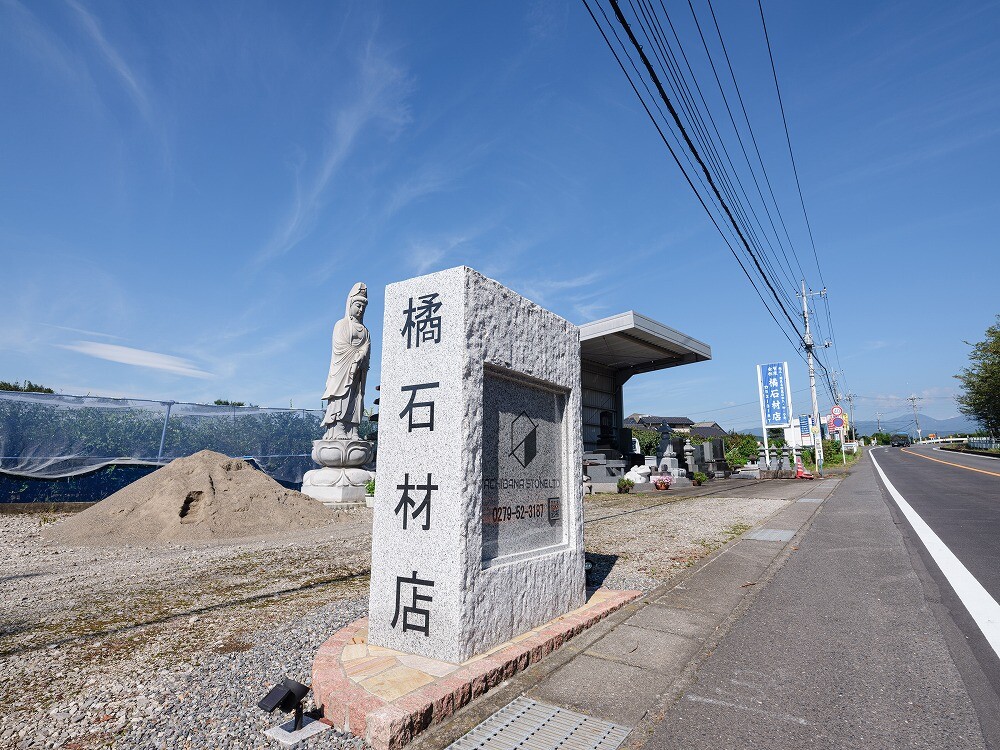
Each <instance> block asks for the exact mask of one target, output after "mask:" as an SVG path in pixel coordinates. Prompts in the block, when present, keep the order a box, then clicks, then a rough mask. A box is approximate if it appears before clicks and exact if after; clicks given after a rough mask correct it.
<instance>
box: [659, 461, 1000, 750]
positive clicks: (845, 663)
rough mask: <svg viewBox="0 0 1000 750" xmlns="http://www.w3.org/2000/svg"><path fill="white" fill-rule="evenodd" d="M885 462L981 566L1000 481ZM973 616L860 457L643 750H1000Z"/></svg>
mask: <svg viewBox="0 0 1000 750" xmlns="http://www.w3.org/2000/svg"><path fill="white" fill-rule="evenodd" d="M887 452H888V451H880V452H877V453H876V457H877V458H878V459H879V460H880V462H882V465H883V469H885V470H886V472H887V473H888V472H890V471H891V472H892V476H893V477H896V478H898V479H899V484H898V485H896V487H897V489H898V490H899V491H900V492H902V493H903V494H904V495H905V494H906V493H907V492H910V494H911V495H912V496H913V497H912V498H911V497H910V496H907V499H910V500H912V502H914V503H915V505H914V507H920V508H921V509H922V510H924V511H926V512H927V513H928V515H930V516H931V517H932V518H934V519H935V523H937V524H938V526H939V527H940V528H941V529H942V533H943V534H945V535H947V536H948V538H950V539H954V540H956V543H957V542H958V540H960V539H964V540H966V541H965V542H963V543H962V544H960V545H959V546H962V547H963V554H965V556H966V557H967V558H968V559H969V560H970V562H972V561H975V564H976V569H977V570H980V569H982V570H984V571H985V570H986V569H987V568H988V567H989V565H988V562H987V559H986V558H987V557H988V556H989V555H990V552H989V551H988V550H989V549H993V550H995V549H996V547H995V544H996V543H995V541H994V540H991V539H989V537H990V535H991V533H993V534H995V533H996V530H997V529H996V524H997V522H996V520H995V519H994V518H993V517H992V515H991V513H990V509H989V501H988V499H986V498H983V497H981V496H982V494H983V493H984V492H989V488H990V487H991V486H992V487H994V488H995V487H996V486H998V484H1000V477H998V478H993V477H990V476H989V475H985V474H984V475H981V478H980V476H978V475H977V477H976V478H975V479H971V478H969V477H967V476H965V475H966V474H977V473H976V472H970V471H966V470H964V469H957V468H956V469H954V472H963V473H962V474H960V475H959V474H957V473H956V474H952V473H950V471H951V470H950V469H949V474H948V475H945V474H944V472H943V471H942V469H946V468H949V467H946V466H944V465H942V464H936V463H934V462H932V461H929V460H927V459H925V458H920V457H917V456H910V455H906V454H899V451H898V450H894V451H893V452H892V455H890V456H884V454H885V453H887ZM934 457H937V454H936V453H935V454H934ZM998 463H1000V462H998ZM925 464H926V466H924V465H925ZM890 467H891V468H890ZM998 473H1000V472H998ZM986 480H989V481H991V482H992V481H996V483H994V484H993V485H990V484H989V482H987V481H986ZM891 481H893V482H894V483H895V481H896V480H895V479H892V480H891ZM993 492H994V496H995V489H994V490H993ZM918 496H919V498H920V499H918ZM997 507H998V510H997V515H1000V505H998V506H997ZM949 508H950V509H951V510H950V511H949ZM983 527H989V528H992V529H993V532H990V531H989V528H983ZM963 530H964V533H963ZM942 538H944V537H942ZM987 545H992V546H987ZM994 559H997V558H996V557H994ZM995 573H996V571H995V570H994V571H990V572H984V576H985V577H989V578H990V580H991V581H992V584H991V585H993V584H996V582H997V577H996V575H995ZM963 613H964V609H963V608H962V606H961V603H960V602H959V601H958V600H957V598H956V597H955V596H954V594H953V592H951V589H950V588H949V587H948V585H947V582H946V581H943V579H942V578H941V577H940V575H939V573H938V572H937V569H936V567H935V564H934V562H933V560H931V559H930V558H929V557H927V556H926V554H925V552H924V551H922V550H921V549H920V542H919V539H915V537H914V533H913V530H912V528H911V527H910V526H909V524H908V522H907V521H906V519H905V518H903V517H902V515H901V514H900V513H899V512H898V509H897V508H896V506H895V503H894V501H893V500H892V498H891V497H890V496H889V494H888V492H887V491H886V489H885V487H884V485H883V484H882V482H881V481H880V480H879V479H877V477H876V474H875V471H874V468H873V466H872V462H871V460H870V458H868V457H865V458H864V459H863V460H862V462H861V464H860V465H859V466H858V467H857V468H856V469H854V470H853V471H852V472H851V474H850V475H849V476H848V477H847V478H846V479H845V480H844V481H843V482H842V483H841V485H840V486H839V487H838V488H837V490H836V491H835V492H834V494H833V495H832V496H831V497H830V498H829V499H828V500H827V501H826V502H824V503H823V505H822V506H821V507H820V512H819V513H818V514H817V515H816V516H815V518H814V520H813V522H812V525H811V527H809V528H808V530H807V531H805V533H804V534H803V536H802V537H801V539H800V541H799V542H798V544H797V549H796V551H795V552H794V554H793V555H792V556H791V557H790V558H789V560H788V561H787V562H786V563H785V565H784V566H783V567H782V568H781V569H780V570H779V571H778V573H777V575H776V576H775V577H774V579H773V580H772V581H771V582H770V583H769V584H768V585H767V587H766V588H765V589H764V590H763V591H761V592H760V594H759V596H758V597H757V598H756V599H755V600H754V602H753V604H752V605H751V607H750V608H749V609H748V610H747V612H746V614H745V615H744V616H743V617H742V618H741V619H740V620H738V621H737V622H736V623H735V624H734V625H733V627H732V629H731V630H730V631H729V632H728V634H727V635H726V636H725V637H724V638H723V639H722V641H721V642H720V643H719V645H718V647H717V648H716V650H715V651H714V652H713V653H712V655H711V656H710V657H709V658H708V659H707V660H706V661H705V662H704V663H703V664H702V665H701V667H700V668H699V670H698V672H697V676H696V678H695V681H694V683H693V684H692V685H690V686H689V687H688V689H686V690H685V692H684V694H683V696H682V697H681V698H680V700H678V701H677V702H676V703H674V704H673V705H672V707H671V708H670V710H669V711H668V712H667V714H666V715H665V716H664V718H663V721H661V722H660V723H659V724H658V725H657V726H656V728H655V730H654V732H653V734H652V736H651V737H650V738H649V741H648V743H647V747H648V748H650V750H673V749H674V748H692V749H693V748H704V750H721V749H723V748H734V749H735V748H747V747H777V748H817V747H822V748H865V749H866V750H872V749H873V748H904V747H905V748H949V749H951V748H984V747H987V748H994V747H996V748H1000V731H998V717H1000V701H998V700H997V696H996V692H995V690H994V687H993V686H994V683H993V682H992V673H991V672H990V670H989V663H988V661H986V657H987V656H988V654H987V653H986V652H985V651H982V648H981V647H982V646H985V647H986V648H987V649H988V648H989V644H988V643H986V642H985V640H984V639H982V637H981V636H980V638H979V640H980V642H979V643H978V644H976V643H973V640H974V638H973V636H972V635H969V633H970V632H971V631H970V630H969V629H968V628H969V627H970V625H971V627H972V628H975V625H974V623H970V622H964V621H963ZM966 619H968V618H967V615H966ZM973 635H974V634H973ZM970 644H972V645H971V647H970ZM977 649H978V651H977ZM981 659H982V661H981ZM984 665H985V666H984Z"/></svg>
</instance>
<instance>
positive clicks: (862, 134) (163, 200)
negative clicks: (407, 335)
mask: <svg viewBox="0 0 1000 750" xmlns="http://www.w3.org/2000/svg"><path fill="white" fill-rule="evenodd" d="M695 6H696V8H698V9H699V10H704V6H703V5H701V4H700V3H698V2H696V3H695ZM667 7H668V8H669V9H670V11H671V14H672V16H673V15H676V17H677V18H678V23H679V24H680V23H682V19H683V18H685V16H684V14H685V13H689V11H688V10H687V5H686V3H684V4H681V3H679V2H673V1H671V2H668V3H667ZM764 7H765V11H766V13H767V17H768V24H769V32H770V35H771V42H772V45H773V49H774V54H775V59H776V63H777V66H778V74H779V77H780V81H781V86H782V94H783V97H784V103H785V108H786V112H787V116H788V121H789V126H790V129H791V136H792V140H793V145H794V148H795V154H796V159H797V162H798V167H799V173H800V177H801V181H802V186H803V191H804V196H805V201H806V205H807V208H808V210H809V215H810V219H811V221H812V227H813V231H814V235H815V238H816V244H817V249H818V253H819V258H820V263H821V266H822V270H823V275H824V277H825V279H826V282H827V286H828V288H829V294H830V303H831V307H832V310H833V315H834V325H835V327H836V333H837V342H838V350H839V359H840V363H841V365H842V367H843V370H844V372H845V375H846V381H847V385H848V387H849V389H850V390H852V391H853V392H855V393H856V394H858V395H859V396H861V397H862V398H859V400H858V401H857V402H856V411H857V413H858V416H859V418H869V417H873V416H874V413H875V411H876V409H877V410H879V411H882V412H883V414H887V415H893V414H896V413H903V412H905V411H906V410H907V408H908V404H907V403H906V402H905V401H902V400H901V399H902V398H903V397H905V396H908V395H910V394H911V393H915V394H917V395H921V396H924V397H925V400H924V401H923V402H922V403H921V411H922V412H924V413H926V414H929V415H931V416H935V417H939V418H944V417H949V416H953V415H954V414H956V413H957V409H956V407H955V405H954V403H953V401H952V400H951V398H950V397H951V396H952V395H953V394H954V393H955V386H956V381H954V379H953V378H952V375H953V374H954V373H956V372H957V371H958V370H959V369H960V368H961V367H962V366H963V365H964V364H965V362H966V354H967V347H966V346H965V345H964V344H963V340H978V339H979V338H980V337H981V336H982V333H983V331H984V330H985V328H986V327H987V326H988V325H990V324H991V323H992V321H993V319H994V316H995V315H996V314H997V313H998V312H1000V305H998V303H997V300H998V299H1000V294H998V293H997V290H996V285H997V279H998V278H1000V261H998V259H997V258H998V253H997V249H998V248H997V233H996V226H995V217H996V216H997V215H998V213H1000V196H998V190H997V179H996V167H997V165H998V164H1000V33H998V32H1000V6H998V5H997V4H996V3H977V2H956V3H948V4H941V3H937V2H899V3H869V2H864V3H862V2H856V3H852V2H845V3H833V4H826V5H817V4H813V3H793V2H784V1H777V0H770V1H769V2H765V4H764ZM716 11H717V13H718V15H719V20H720V24H721V27H722V30H723V33H724V35H725V37H726V40H727V44H728V45H729V51H730V54H731V55H732V57H733V60H734V64H735V66H736V70H737V76H738V78H739V81H740V85H741V88H742V91H743V94H744V97H745V99H746V100H747V103H748V109H749V114H750V117H751V121H752V122H753V124H754V128H755V132H756V133H757V136H758V138H759V139H760V145H761V149H762V151H763V153H764V157H765V163H766V164H767V166H768V173H769V175H770V178H771V179H772V181H773V183H774V186H775V191H776V193H777V195H778V199H779V203H780V205H781V206H782V210H783V212H784V215H785V216H786V217H787V218H788V221H789V225H790V229H791V233H792V238H793V240H794V242H795V245H796V247H797V248H798V252H799V254H800V257H802V259H803V265H804V266H805V271H806V275H807V280H808V282H809V283H810V285H811V286H813V287H815V288H818V287H819V286H820V283H819V281H818V277H817V274H816V267H815V263H814V262H812V261H811V259H812V253H811V249H810V248H809V245H808V239H807V237H806V234H805V229H804V226H803V222H802V214H801V209H800V208H799V207H798V202H797V201H798V199H797V195H796V193H795V192H794V183H793V181H792V176H791V170H790V167H789V164H788V159H787V151H785V150H784V149H785V145H784V135H783V131H782V130H781V121H780V117H779V115H778V110H777V102H776V100H775V98H774V90H773V83H771V81H770V77H769V76H770V69H769V68H768V67H767V65H768V63H767V58H766V48H765V47H764V45H763V39H762V36H761V30H760V26H759V18H757V17H756V16H755V15H754V13H753V12H751V11H755V6H752V5H751V4H749V3H747V4H739V5H738V4H735V3H721V2H717V3H716ZM755 19H756V22H755ZM684 41H685V43H687V40H684ZM692 44H693V41H692ZM0 81H2V90H3V92H4V99H5V105H4V107H3V108H2V111H0V137H2V141H3V143H4V149H3V156H2V169H0V198H2V200H0V262H2V265H0V267H2V268H3V276H2V278H3V281H4V283H3V288H4V292H5V294H4V304H3V307H2V322H0V379H3V380H20V379H24V378H28V379H31V380H33V381H35V382H41V383H44V384H46V385H49V386H51V387H53V388H56V389H57V390H59V391H62V392H70V393H91V394H100V395H113V396H135V397H148V398H163V399H175V400H190V401H204V400H207V401H211V400H213V399H215V398H227V399H235V400H243V401H249V402H253V403H256V404H260V405H267V406H288V405H289V404H293V405H294V406H297V407H303V406H307V407H313V408H315V407H316V406H318V400H319V395H320V393H321V392H322V387H323V383H324V380H325V377H326V370H327V365H328V362H329V342H330V331H331V329H332V326H333V324H334V322H335V321H336V319H337V318H338V317H340V316H342V315H343V310H344V298H345V296H346V294H347V292H348V291H349V289H350V287H351V285H352V284H353V283H354V282H355V281H359V280H360V281H365V282H366V283H367V284H368V286H369V290H370V296H371V298H372V299H371V305H370V307H369V310H368V314H367V316H366V322H367V323H368V325H369V328H370V329H371V331H372V334H373V337H374V340H375V342H376V347H375V356H374V358H373V364H372V367H373V373H372V376H371V377H370V378H369V382H370V383H376V382H378V372H379V369H380V367H381V362H380V357H379V356H378V342H380V341H381V334H382V331H381V319H382V296H381V292H382V288H383V287H384V285H385V284H387V283H389V282H392V281H396V280H399V279H403V278H407V277H410V276H414V275H419V274H421V273H425V272H429V271H433V270H438V269H442V268H448V267H452V266H455V265H460V264H465V265H469V266H472V267H474V268H476V269H478V270H480V271H482V272H484V273H486V274H487V275H489V276H492V277H494V278H496V279H498V280H500V281H501V282H503V283H504V284H507V285H508V286H511V287H512V288H514V289H515V290H517V291H518V292H520V293H522V294H524V295H525V296H527V297H529V298H531V299H533V300H535V301H537V302H538V303H540V304H542V305H544V306H546V307H548V308H550V309H552V310H554V311H555V312H557V313H559V314H561V315H563V316H565V317H566V318H568V319H570V320H571V321H573V322H576V323H582V322H586V321H589V320H593V319H596V318H600V317H604V316H607V315H611V314H614V313H617V312H621V311H624V310H627V309H635V310H637V311H639V312H642V313H644V314H646V315H648V316H650V317H653V318H655V319H657V320H659V321H661V322H663V323H665V324H667V325H669V326H671V327H673V328H676V329H679V330H681V331H683V332H685V333H687V334H690V335H692V336H694V337H696V338H699V339H701V340H703V341H705V342H707V343H709V344H710V345H711V346H712V349H713V354H714V359H713V361H711V362H708V363H703V364H698V365H693V366H688V367H683V368H678V369H674V370H669V371H665V372H661V373H657V374H652V375H646V376H640V377H637V378H635V379H634V380H633V381H632V382H631V383H630V384H629V386H628V387H627V390H626V410H627V411H642V412H648V413H659V414H684V415H688V416H691V417H695V418H705V419H716V420H717V421H719V422H720V423H721V424H723V426H725V427H743V426H748V425H753V424H754V421H755V419H756V418H757V416H758V414H759V412H758V409H757V406H756V384H755V370H754V365H755V364H757V363H759V362H768V361H780V360H788V361H789V363H790V365H791V368H792V371H791V382H792V388H793V390H794V391H797V392H798V391H801V389H802V388H804V386H805V385H806V376H805V367H804V365H803V364H802V361H801V360H800V359H799V358H798V356H797V355H796V353H795V352H794V350H792V348H791V347H790V346H789V344H788V342H787V341H786V340H785V339H784V337H783V336H782V335H781V333H780V331H779V330H778V328H777V327H776V326H775V324H774V322H773V321H772V320H771V318H770V317H769V316H768V314H767V312H766V311H765V309H764V308H763V306H762V305H761V303H760V301H759V300H758V299H757V297H756V296H755V295H754V293H753V290H752V289H751V287H750V285H749V283H748V282H747V281H746V279H745V278H744V277H743V275H742V272H741V271H740V270H739V268H738V266H737V265H736V263H735V261H733V259H732V256H731V255H730V254H729V250H728V249H727V248H726V246H725V245H724V244H723V242H722V240H721V239H720V237H719V235H718V234H717V233H716V231H715V229H714V228H713V227H712V226H711V224H710V223H709V222H708V220H707V218H706V216H705V214H704V213H703V211H702V210H701V209H700V207H699V206H698V205H697V203H696V202H695V199H694V198H693V196H692V195H691V193H690V192H689V189H688V187H687V186H686V184H684V182H683V180H682V178H681V176H680V174H679V173H678V171H677V169H676V167H675V166H674V164H673V163H672V161H670V159H669V156H668V155H667V153H666V151H665V149H664V147H663V145H662V143H661V141H660V140H659V137H658V136H657V134H656V132H655V131H654V129H653V128H652V126H651V124H650V122H649V120H648V119H647V117H646V115H645V114H644V113H643V111H642V109H641V107H640V105H639V103H638V101H637V100H636V98H635V95H634V94H633V93H632V91H631V90H630V89H629V87H628V84H627V81H626V80H625V78H624V76H623V75H622V73H621V71H620V70H619V69H618V67H617V65H616V63H615V62H614V59H613V58H612V57H611V55H610V53H609V51H608V49H607V47H606V46H605V45H604V42H603V40H602V39H601V38H600V36H599V34H598V33H597V29H596V28H595V26H594V24H593V22H592V20H591V19H590V17H589V15H587V13H586V9H585V8H584V7H583V5H582V3H579V2H543V3H467V2H425V3H404V2H398V3H386V4H378V3H367V2H365V3H325V2H316V3H306V2H300V3H239V4H236V3H211V2H202V1H201V0H199V1H198V2H174V3H163V4H149V3H142V4H136V3H125V2H121V3H115V2H94V1H93V0H67V1H65V2H58V1H56V0H52V1H51V2H44V3H34V2H32V3H28V2H19V1H18V0H2V1H0ZM806 261H809V262H808V263H807V262H806ZM831 360H832V361H831V364H833V365H835V364H836V360H835V358H833V357H831ZM795 399H796V404H795V410H796V411H804V410H805V408H806V403H805V393H804V392H798V393H796V395H795ZM828 406H829V399H828V398H827V399H825V400H822V399H821V408H824V409H825V407H828Z"/></svg>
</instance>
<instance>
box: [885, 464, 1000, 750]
mask: <svg viewBox="0 0 1000 750" xmlns="http://www.w3.org/2000/svg"><path fill="white" fill-rule="evenodd" d="M873 455H874V457H875V460H876V461H878V464H879V466H881V467H882V470H883V471H884V472H885V474H886V478H887V479H888V480H889V481H890V482H891V483H892V484H893V486H894V487H895V489H896V490H897V491H898V492H899V493H900V494H901V495H902V496H903V498H904V499H905V500H906V502H907V503H908V504H909V505H910V506H911V507H912V508H913V510H914V511H916V513H917V514H918V515H919V516H920V518H921V519H922V520H923V521H924V522H925V523H926V524H927V525H928V526H929V527H930V528H931V530H932V531H933V532H934V533H935V534H937V536H938V537H939V538H940V539H941V541H942V542H943V543H944V544H945V545H946V546H947V547H948V549H949V550H950V551H951V552H952V554H954V555H955V557H957V558H958V560H959V561H960V562H961V563H962V565H964V566H965V568H966V569H967V570H968V571H969V573H971V574H972V576H973V577H974V578H975V579H976V580H977V581H978V582H979V584H981V585H982V587H983V588H984V589H985V590H986V592H987V593H988V594H989V595H990V596H992V597H993V599H995V600H997V601H1000V460H996V459H992V458H987V457H983V456H974V455H964V454H960V453H954V452H951V451H943V450H939V449H936V448H934V447H931V446H926V445H920V446H911V447H909V448H879V449H876V450H874V451H873ZM879 484H880V486H882V488H883V496H884V498H885V500H886V503H887V505H888V506H889V507H890V510H891V512H892V513H893V516H894V518H895V520H896V523H897V524H898V525H899V528H900V531H901V532H902V533H903V537H904V539H905V541H906V543H907V546H908V547H909V549H910V550H911V553H912V554H913V555H914V557H915V558H917V559H918V560H919V562H917V563H916V565H915V567H916V569H918V570H919V571H921V572H922V573H923V575H924V576H925V577H926V581H925V583H926V587H927V588H928V589H929V591H930V597H931V598H932V599H935V600H936V601H937V602H938V603H939V606H938V607H937V608H936V609H935V613H936V614H937V616H938V620H939V622H940V624H941V625H942V628H943V632H944V633H945V635H946V638H947V639H948V642H949V648H950V649H951V651H952V653H953V656H954V658H955V663H956V665H957V666H958V668H959V671H960V672H961V674H962V677H963V679H964V681H965V683H966V685H967V686H968V689H969V692H970V695H971V697H972V699H973V702H974V703H975V704H976V706H977V710H978V712H979V714H980V716H981V717H983V722H984V725H985V729H986V730H987V736H988V737H992V738H993V743H992V744H991V746H996V747H1000V708H998V706H1000V657H998V656H997V652H996V650H995V649H994V647H993V646H991V645H990V643H989V642H988V641H987V640H986V638H985V637H984V635H983V632H982V630H981V629H980V626H979V625H978V624H977V623H976V621H975V619H974V618H973V617H972V616H971V615H970V613H969V610H968V607H967V604H966V603H963V601H962V600H961V598H960V597H959V595H958V594H957V593H956V591H955V589H954V588H953V586H952V585H951V583H950V582H949V580H948V578H947V576H946V574H945V572H944V571H942V569H941V567H940V566H939V564H938V563H937V562H936V561H935V560H934V559H933V557H932V556H931V554H930V552H929V551H928V549H927V547H926V545H925V544H924V542H923V541H922V540H921V539H920V538H919V537H918V535H917V534H916V533H914V531H913V528H912V526H911V524H910V523H908V522H907V521H906V520H905V519H904V518H903V516H902V514H901V513H900V511H899V509H898V507H897V505H896V503H895V502H894V501H893V500H892V498H891V497H890V494H889V493H888V492H887V491H886V489H885V487H884V485H882V482H879Z"/></svg>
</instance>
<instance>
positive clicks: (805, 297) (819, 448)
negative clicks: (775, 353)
mask: <svg viewBox="0 0 1000 750" xmlns="http://www.w3.org/2000/svg"><path fill="white" fill-rule="evenodd" d="M824 294H826V289H823V291H821V292H809V294H806V282H805V280H803V281H802V295H801V296H802V320H803V321H804V322H805V328H806V332H805V333H804V334H803V335H802V343H803V345H805V348H806V364H808V365H809V391H810V393H811V394H812V407H813V424H815V425H816V433H817V434H816V435H815V436H814V438H813V446H814V447H815V450H816V473H817V474H819V475H820V476H823V428H822V427H821V426H820V424H819V401H818V400H817V398H816V364H815V362H814V361H813V346H814V344H813V337H812V334H811V333H810V332H809V297H813V296H820V297H822V296H823V295H824Z"/></svg>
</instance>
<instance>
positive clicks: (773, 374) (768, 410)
mask: <svg viewBox="0 0 1000 750" xmlns="http://www.w3.org/2000/svg"><path fill="white" fill-rule="evenodd" d="M757 386H758V392H759V393H760V423H761V426H762V427H763V428H764V457H765V459H766V461H767V463H768V465H770V463H771V451H770V446H769V445H768V440H767V430H768V428H770V427H791V426H792V393H791V390H790V389H789V386H788V363H787V362H771V363H770V364H766V365H757Z"/></svg>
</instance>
